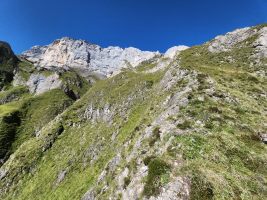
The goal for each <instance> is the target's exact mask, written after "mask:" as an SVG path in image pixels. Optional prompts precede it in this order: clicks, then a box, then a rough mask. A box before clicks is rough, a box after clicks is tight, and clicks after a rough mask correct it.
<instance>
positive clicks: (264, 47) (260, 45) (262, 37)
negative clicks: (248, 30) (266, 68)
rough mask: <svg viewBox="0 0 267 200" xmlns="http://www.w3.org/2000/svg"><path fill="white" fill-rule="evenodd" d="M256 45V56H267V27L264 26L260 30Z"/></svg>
mask: <svg viewBox="0 0 267 200" xmlns="http://www.w3.org/2000/svg"><path fill="white" fill-rule="evenodd" d="M254 46H256V56H258V57H260V58H262V57H265V58H266V57H267V27H263V28H262V29H261V30H260V31H259V37H258V39H257V40H256V41H255V43H254Z"/></svg>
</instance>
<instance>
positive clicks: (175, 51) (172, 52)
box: [164, 45, 189, 59]
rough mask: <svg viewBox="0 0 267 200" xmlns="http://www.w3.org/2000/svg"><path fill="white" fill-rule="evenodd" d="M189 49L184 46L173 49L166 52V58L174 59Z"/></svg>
mask: <svg viewBox="0 0 267 200" xmlns="http://www.w3.org/2000/svg"><path fill="white" fill-rule="evenodd" d="M188 48H189V47H188V46H184V45H180V46H174V47H171V48H169V49H168V50H167V51H166V52H165V54H164V57H165V58H171V59H173V58H174V57H175V56H176V55H177V54H178V53H179V52H181V51H183V50H186V49H188Z"/></svg>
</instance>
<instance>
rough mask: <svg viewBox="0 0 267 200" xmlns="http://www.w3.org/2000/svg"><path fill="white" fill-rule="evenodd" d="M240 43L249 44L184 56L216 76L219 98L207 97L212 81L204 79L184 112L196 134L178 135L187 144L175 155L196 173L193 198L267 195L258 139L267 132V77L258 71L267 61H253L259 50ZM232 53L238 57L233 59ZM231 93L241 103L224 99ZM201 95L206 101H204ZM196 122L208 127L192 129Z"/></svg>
mask: <svg viewBox="0 0 267 200" xmlns="http://www.w3.org/2000/svg"><path fill="white" fill-rule="evenodd" d="M254 39H255V38H249V39H248V40H247V41H245V42H250V43H252V42H253V40H254ZM247 44H248V43H246V45H247ZM238 45H240V46H242V45H243V48H241V49H238V48H235V49H233V51H231V52H227V53H226V52H223V53H217V54H212V53H209V52H208V51H207V48H206V46H205V45H204V46H198V47H193V48H191V49H188V50H186V51H184V52H183V53H182V54H181V55H180V59H181V66H182V67H184V68H186V69H193V70H196V71H198V72H200V73H203V74H206V75H208V76H209V77H211V78H212V79H214V80H215V86H216V90H217V91H216V93H215V96H217V97H218V98H217V100H216V99H214V98H211V97H210V96H209V95H207V93H206V92H205V89H208V88H209V87H208V85H209V83H208V82H207V79H205V78H203V77H200V78H201V79H202V80H200V82H202V86H201V88H199V89H198V91H195V93H194V94H193V95H192V100H191V103H190V105H189V106H188V107H186V108H185V109H183V110H182V111H181V113H180V114H179V116H178V117H188V118H189V119H190V121H191V124H189V125H188V127H187V128H188V129H189V130H190V131H189V132H190V133H189V134H188V135H183V136H179V137H177V140H176V143H175V144H180V145H181V147H180V148H177V151H176V154H175V153H174V154H172V155H174V156H175V155H177V154H179V153H182V155H183V158H184V159H185V160H186V162H185V164H184V166H183V167H182V169H180V170H181V171H179V172H177V173H178V174H180V173H182V174H184V173H186V174H188V175H189V176H190V177H191V183H192V188H191V190H192V191H191V199H213V198H214V199H264V198H265V197H266V195H267V168H266V164H267V153H266V152H267V151H266V150H267V149H266V145H264V144H263V143H262V142H261V141H260V140H259V137H258V133H261V132H264V131H266V127H264V123H265V122H266V120H267V118H266V115H265V108H266V106H267V102H266V98H265V97H264V96H263V94H264V91H265V92H266V89H267V84H266V83H267V80H266V77H257V76H256V75H255V72H256V71H257V70H259V69H264V70H266V67H264V64H265V63H262V65H259V66H253V67H252V66H250V65H248V63H250V56H251V55H252V53H253V48H251V47H249V46H248V47H246V46H245V45H244V43H243V44H238ZM228 56H232V57H233V58H234V59H235V61H234V62H227V61H226V59H225V58H226V57H228ZM222 60H223V61H224V62H221V61H222ZM225 94H228V95H229V96H231V97H233V98H234V99H236V100H237V101H233V102H227V101H223V100H221V99H220V98H222V96H223V95H225ZM199 96H203V97H204V99H205V100H204V101H203V102H202V101H199V100H198V98H197V97H199ZM196 121H201V122H203V123H204V129H201V131H200V130H198V129H192V128H193V127H194V126H195V125H196ZM175 144H174V145H175ZM171 153H173V152H171Z"/></svg>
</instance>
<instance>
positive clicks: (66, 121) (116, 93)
mask: <svg viewBox="0 0 267 200" xmlns="http://www.w3.org/2000/svg"><path fill="white" fill-rule="evenodd" d="M161 74H162V73H157V74H152V75H151V74H138V76H137V74H136V73H133V72H124V73H122V74H120V75H118V76H116V77H114V78H112V79H109V80H103V81H99V82H98V83H96V84H95V85H94V86H93V87H92V88H91V89H90V90H89V91H88V93H87V94H86V95H85V96H84V97H83V98H82V99H81V100H79V101H77V102H76V103H75V104H74V105H73V106H71V107H70V108H69V109H68V110H67V111H66V112H65V113H64V114H63V116H62V117H61V118H60V119H59V120H58V121H55V122H53V123H52V124H50V125H49V126H48V127H47V128H46V129H47V132H46V131H43V133H42V135H41V138H42V137H44V138H47V135H46V134H49V135H53V134H52V133H53V132H52V131H51V129H52V130H53V127H57V126H59V124H61V125H63V127H64V134H61V135H60V136H57V132H55V135H54V136H55V138H54V139H53V144H52V145H51V146H50V147H48V150H46V151H45V152H44V153H43V152H42V150H41V149H42V148H43V147H44V146H46V145H47V143H46V142H47V139H36V138H35V139H33V140H31V141H28V142H27V144H25V145H23V147H21V148H19V149H18V151H17V152H15V154H14V156H15V158H16V160H18V161H19V162H18V163H17V164H18V165H17V166H15V164H14V163H12V166H10V167H11V168H12V169H15V170H12V173H14V175H15V174H16V173H17V172H18V171H17V169H19V168H20V167H19V166H24V167H25V166H28V167H29V168H32V167H33V168H34V169H33V170H32V173H26V174H25V176H23V177H24V178H23V179H22V180H21V181H20V184H19V185H17V186H16V189H15V188H14V189H15V191H16V192H10V193H9V194H8V196H7V197H6V198H7V199H12V198H16V199H36V195H38V198H39V199H66V198H73V199H78V198H79V197H81V195H83V194H84V193H85V192H86V191H87V189H88V188H89V187H90V186H91V185H93V184H94V182H95V181H96V178H97V177H98V175H99V173H100V172H101V171H102V170H103V169H104V167H105V165H106V164H107V162H108V161H109V160H110V159H111V158H112V157H113V156H114V155H115V154H116V151H114V149H118V148H120V147H121V145H122V144H123V143H124V142H125V141H128V140H129V138H131V137H133V135H132V134H134V132H135V128H136V127H137V126H141V125H142V124H143V123H144V119H145V118H146V114H145V113H147V112H149V105H150V104H151V103H152V102H153V100H152V99H153V98H152V99H151V96H150V95H152V96H153V93H151V94H150V93H149V91H151V87H152V85H153V84H154V83H156V82H157V81H158V80H160V77H161ZM140 92H142V93H144V94H142V95H137V97H134V95H135V94H137V93H140ZM129 96H131V97H132V98H134V100H133V102H132V103H133V105H130V107H129V110H128V111H127V114H126V115H125V116H120V115H118V114H119V113H118V114H116V115H115V116H114V119H113V125H111V126H110V125H107V124H106V123H102V122H101V120H100V122H99V123H97V124H92V123H88V122H87V121H86V120H85V119H83V117H81V116H82V114H83V112H84V110H85V108H86V107H87V106H88V105H90V104H91V103H92V104H93V105H94V106H95V107H96V108H101V107H103V106H104V105H105V103H106V102H109V104H111V105H112V106H114V107H116V106H118V105H120V104H125V101H127V98H128V97H129ZM146 96H147V97H146ZM144 97H146V98H144ZM88 101H89V102H88ZM130 102H131V101H130ZM127 116H128V120H127V121H125V117H127ZM74 124H75V125H74ZM118 126H120V129H119V134H118V137H117V138H116V140H115V141H113V142H112V141H111V136H112V134H113V132H115V131H116V129H118ZM52 137H53V136H52ZM36 143H37V144H38V145H36ZM95 144H98V145H99V146H100V147H101V150H100V153H99V155H98V159H97V160H96V161H95V163H94V165H90V160H91V158H90V155H85V154H86V150H87V149H88V148H90V146H94V145H95ZM102 147H103V148H102ZM94 148H97V146H96V147H94ZM23 152H28V153H27V154H30V155H32V156H33V157H32V160H31V159H29V160H27V161H26V160H24V159H23V156H22V155H24V153H23ZM29 152H31V153H29ZM33 163H34V165H33V166H32V164H33ZM36 163H38V164H36ZM36 165H37V166H36ZM34 166H36V167H34ZM26 168H27V167H26ZM62 170H66V171H67V177H66V178H65V179H64V181H63V182H62V183H61V184H58V185H57V184H56V180H57V175H58V174H59V173H60V171H62ZM11 176H12V175H11ZM16 176H18V175H16ZM19 176H21V175H19ZM17 178H18V177H17ZM17 178H16V179H17ZM110 178H111V179H112V177H110ZM16 179H15V180H16ZM15 180H14V181H15ZM19 188H20V189H19Z"/></svg>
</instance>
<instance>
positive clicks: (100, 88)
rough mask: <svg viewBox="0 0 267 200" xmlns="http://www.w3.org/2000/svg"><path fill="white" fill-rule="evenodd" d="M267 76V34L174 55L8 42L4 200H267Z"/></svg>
mask: <svg viewBox="0 0 267 200" xmlns="http://www.w3.org/2000/svg"><path fill="white" fill-rule="evenodd" d="M266 69H267V25H266V24H261V25H257V26H254V27H247V28H242V29H237V30H235V31H233V32H229V33H226V34H225V35H221V36H217V37H216V38H214V39H213V40H211V41H208V42H206V43H204V44H202V45H198V46H193V47H186V46H175V47H172V48H170V49H169V50H167V51H166V53H159V52H148V51H141V50H139V49H136V48H133V47H129V48H120V47H107V48H102V47H100V46H98V45H95V44H91V43H89V42H86V41H84V40H75V39H71V38H68V37H64V38H61V39H58V40H55V41H54V42H53V43H51V44H49V45H47V46H34V47H32V48H31V49H30V50H27V51H25V52H23V53H22V54H21V55H15V54H14V53H13V51H12V49H11V47H10V46H9V45H8V44H7V43H6V42H0V198H1V199H3V200H11V199H12V200H13V199H16V200H23V199H27V200H31V199H34V200H36V199H40V200H43V199H47V200H55V199H66V200H69V199H75V200H76V199H77V200H105V199H110V200H111V199H114V200H115V199H123V200H138V199H144V200H173V199H177V200H189V199H192V200H196V199H218V200H219V199H227V200H228V199H259V200H263V199H266V196H267V167H266V166H267V146H266V143H267V139H266V138H267V136H266V135H267V117H266V116H267V113H266V108H267V99H266V98H267V77H266Z"/></svg>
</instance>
